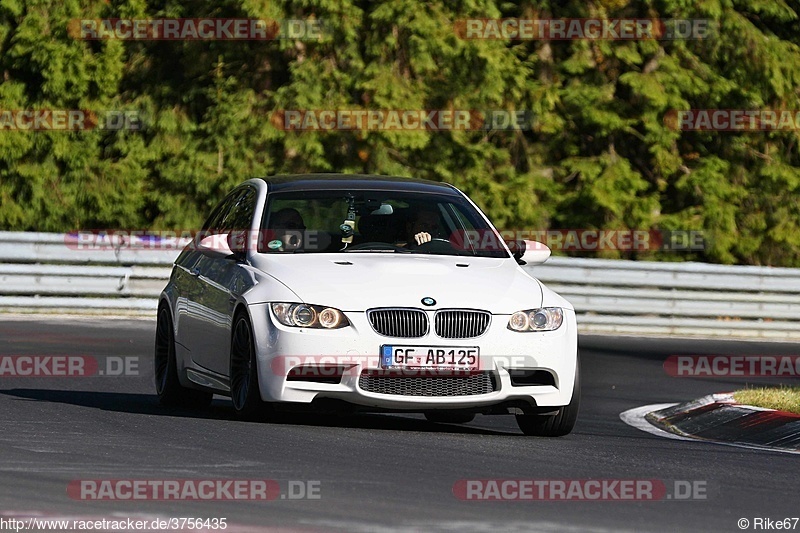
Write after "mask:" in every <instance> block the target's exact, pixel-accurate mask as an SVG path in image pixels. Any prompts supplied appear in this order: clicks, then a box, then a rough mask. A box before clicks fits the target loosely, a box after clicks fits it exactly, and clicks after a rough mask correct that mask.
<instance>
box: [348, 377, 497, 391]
mask: <svg viewBox="0 0 800 533" xmlns="http://www.w3.org/2000/svg"><path fill="white" fill-rule="evenodd" d="M358 386H359V387H360V388H361V389H362V390H365V391H367V392H373V393H375V394H396V395H400V396H474V395H477V394H489V393H490V392H494V391H495V390H496V387H495V382H494V379H492V375H491V373H489V372H480V373H477V374H472V375H470V376H466V377H409V376H386V375H376V374H374V373H370V372H369V371H365V372H362V374H361V376H359V378H358Z"/></svg>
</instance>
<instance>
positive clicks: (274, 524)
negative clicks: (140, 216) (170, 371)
mask: <svg viewBox="0 0 800 533" xmlns="http://www.w3.org/2000/svg"><path fill="white" fill-rule="evenodd" d="M154 331H155V322H154V321H141V320H139V321H135V320H134V321H131V320H106V319H101V318H97V319H91V320H90V319H71V320H60V321H34V320H32V319H4V320H3V321H1V322H0V340H2V343H0V355H84V356H92V357H95V358H97V359H98V360H99V361H100V369H101V370H102V369H104V370H105V373H106V374H108V373H109V371H110V373H112V374H115V373H118V371H119V369H120V365H119V363H120V362H121V361H125V360H126V359H125V358H132V359H127V361H128V362H129V363H130V362H135V363H138V368H133V367H130V368H129V371H130V373H131V374H133V373H134V372H138V375H128V376H125V375H123V376H114V375H112V376H109V375H103V376H100V375H95V376H91V377H79V378H75V377H36V378H32V377H0V420H2V425H0V428H2V430H1V432H0V517H4V518H8V517H11V516H30V515H31V514H33V513H41V514H43V515H45V516H59V517H60V516H69V517H78V516H79V517H94V518H102V517H112V516H116V517H127V516H145V517H148V518H152V517H164V518H167V517H196V518H214V517H217V518H221V517H225V518H227V523H228V531H253V532H257V531H331V530H333V531H356V532H360V531H364V532H366V531H378V532H395V531H458V532H460V533H467V532H470V531H488V530H496V531H740V528H739V527H738V526H737V521H738V520H739V519H740V518H747V519H749V520H750V522H751V525H750V527H751V528H752V525H753V519H754V518H756V517H762V518H770V519H773V520H777V519H783V518H786V517H798V516H800V499H798V488H800V481H798V480H799V479H800V475H799V474H800V457H798V456H796V455H790V454H784V453H777V452H769V451H766V452H765V451H755V450H749V449H742V448H734V447H729V446H721V445H715V444H708V443H700V442H686V441H677V440H671V439H666V438H661V437H658V436H655V435H651V434H648V433H645V432H643V431H640V430H637V429H635V428H633V427H630V426H628V425H626V424H625V423H623V422H622V421H621V420H620V418H619V414H620V413H621V412H622V411H625V410H627V409H631V408H634V407H639V406H642V405H646V404H654V403H671V402H676V401H682V400H690V399H694V398H698V397H700V396H703V395H706V394H708V393H712V392H725V391H730V390H733V389H736V388H737V387H738V386H739V385H741V384H743V383H745V382H746V381H745V380H744V379H741V380H731V379H705V378H675V377H670V376H669V375H667V374H666V372H665V371H664V369H663V368H662V364H663V361H664V359H665V358H666V357H667V356H668V355H673V354H733V353H737V354H748V353H749V354H775V355H777V354H785V355H796V354H799V353H800V346H798V345H790V344H759V343H747V342H718V341H714V342H712V341H700V340H691V341H688V340H680V341H679V340H648V339H637V338H632V337H620V338H611V337H583V338H581V356H582V365H583V379H584V384H583V404H582V411H581V415H580V418H579V421H578V425H577V427H576V430H575V431H574V432H573V433H572V434H571V435H569V436H567V437H564V438H559V439H539V438H529V437H524V436H522V434H521V433H520V432H519V430H518V429H517V426H516V423H515V422H514V419H513V417H510V416H495V417H489V416H478V417H477V418H476V419H475V421H474V422H472V423H470V424H467V425H465V426H457V425H445V424H434V423H430V422H427V421H426V420H425V419H424V418H423V417H422V416H419V415H353V416H345V417H333V416H324V415H313V416H312V415H292V416H284V417H282V418H281V419H280V420H279V421H277V422H273V423H252V422H239V421H236V420H235V419H234V417H233V411H232V408H231V407H230V405H229V400H228V399H226V398H221V397H217V398H216V399H215V401H214V404H213V405H212V407H211V408H210V409H208V410H204V411H188V410H179V411H176V410H168V409H164V408H162V407H160V406H159V405H158V403H157V402H156V398H155V395H154V390H153V385H152V376H153V369H152V361H151V358H152V345H153V335H154ZM108 358H111V360H110V362H108V361H106V359H108ZM137 358H138V359H137ZM749 382H751V383H757V384H765V383H769V384H773V383H776V380H774V379H765V378H761V379H751V380H749ZM786 382H787V383H789V381H788V380H787V381H786ZM219 478H222V479H270V480H275V481H277V482H278V484H279V486H280V489H281V494H282V495H283V496H284V497H286V496H287V495H288V490H289V489H288V487H289V484H290V482H292V483H294V487H295V489H297V487H298V486H306V487H311V486H315V487H318V489H319V498H318V499H290V498H288V497H286V498H285V499H281V498H280V497H278V498H277V499H275V500H272V501H210V502H209V501H205V502H198V501H177V502H176V501H141V500H137V501H129V500H128V501H83V500H80V499H74V498H73V497H71V496H70V495H68V493H67V487H68V485H69V484H70V482H71V481H74V480H86V479H139V480H142V479H144V480H152V479H157V480H169V479H173V480H174V479H219ZM590 478H591V479H609V480H614V479H646V480H661V481H662V482H663V483H664V484H665V486H666V487H667V488H668V489H669V490H672V487H674V486H675V485H674V482H675V481H676V480H678V481H691V482H700V483H701V485H702V486H703V487H705V489H706V498H705V499H689V500H677V499H675V498H672V499H662V500H659V501H551V502H542V501H463V500H460V499H458V498H457V497H456V496H454V492H453V487H454V484H456V483H457V482H458V481H459V480H464V479H540V480H541V479H549V480H573V479H590ZM307 482H311V483H312V485H302V484H303V483H307ZM315 483H318V485H316V484H315ZM796 527H797V529H798V530H800V524H798V525H797V526H796ZM186 530H188V529H186Z"/></svg>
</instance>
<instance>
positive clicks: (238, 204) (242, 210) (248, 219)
mask: <svg viewBox="0 0 800 533" xmlns="http://www.w3.org/2000/svg"><path fill="white" fill-rule="evenodd" d="M255 211H256V190H255V189H254V188H252V187H247V188H245V189H244V190H243V192H242V194H241V195H239V196H238V197H237V198H236V200H235V201H234V204H233V206H232V208H231V210H230V212H229V213H228V216H226V217H225V220H223V222H222V226H223V228H224V229H225V231H226V232H229V231H234V230H238V231H249V230H250V228H251V227H252V225H253V215H254V214H255Z"/></svg>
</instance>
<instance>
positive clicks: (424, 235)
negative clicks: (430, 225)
mask: <svg viewBox="0 0 800 533" xmlns="http://www.w3.org/2000/svg"><path fill="white" fill-rule="evenodd" d="M414 240H415V241H417V246H419V245H420V244H422V243H425V242H431V234H430V233H428V232H427V231H421V232H419V233H417V234H416V235H414Z"/></svg>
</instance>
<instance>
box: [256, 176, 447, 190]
mask: <svg viewBox="0 0 800 533" xmlns="http://www.w3.org/2000/svg"><path fill="white" fill-rule="evenodd" d="M261 179H262V180H264V181H265V182H266V183H267V184H268V186H269V192H279V191H280V192H284V191H307V190H379V191H414V192H423V193H439V194H458V193H457V192H456V189H455V187H453V186H452V185H450V184H447V183H440V182H437V181H430V180H421V179H415V178H403V177H399V176H376V175H366V174H290V175H283V176H270V177H268V178H261Z"/></svg>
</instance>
